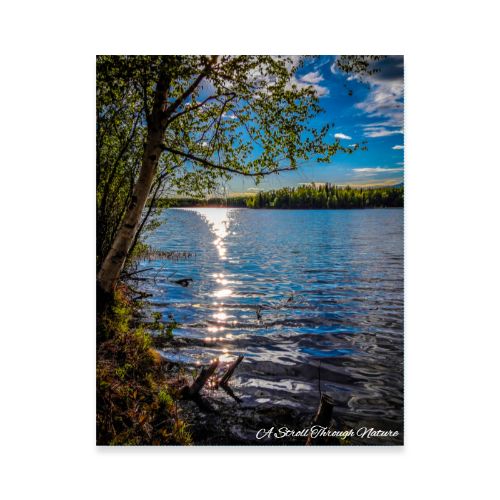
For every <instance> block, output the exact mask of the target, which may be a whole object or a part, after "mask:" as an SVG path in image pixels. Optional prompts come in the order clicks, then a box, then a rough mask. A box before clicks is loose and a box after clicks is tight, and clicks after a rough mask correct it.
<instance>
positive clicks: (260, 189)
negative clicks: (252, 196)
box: [247, 188, 264, 191]
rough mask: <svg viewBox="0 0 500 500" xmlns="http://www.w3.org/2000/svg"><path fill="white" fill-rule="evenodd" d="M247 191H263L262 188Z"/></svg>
mask: <svg viewBox="0 0 500 500" xmlns="http://www.w3.org/2000/svg"><path fill="white" fill-rule="evenodd" d="M247 191H264V190H263V189H262V188H248V189H247Z"/></svg>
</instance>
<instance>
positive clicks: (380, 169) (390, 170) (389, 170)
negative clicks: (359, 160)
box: [353, 167, 404, 173]
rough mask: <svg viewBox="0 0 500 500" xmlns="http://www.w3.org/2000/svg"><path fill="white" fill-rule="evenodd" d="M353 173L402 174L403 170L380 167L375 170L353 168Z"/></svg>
mask: <svg viewBox="0 0 500 500" xmlns="http://www.w3.org/2000/svg"><path fill="white" fill-rule="evenodd" d="M353 170H354V171H355V172H372V173H378V172H402V171H403V170H404V168H381V167H376V168H353Z"/></svg>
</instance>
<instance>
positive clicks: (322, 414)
mask: <svg viewBox="0 0 500 500" xmlns="http://www.w3.org/2000/svg"><path fill="white" fill-rule="evenodd" d="M332 414H333V398H332V397H331V396H330V395H329V394H325V393H323V394H321V402H320V404H319V409H318V413H317V414H316V416H315V417H314V420H313V422H312V427H314V426H315V425H317V426H319V427H325V428H328V427H329V426H330V421H331V420H332ZM324 443H325V439H324V438H322V437H316V438H311V435H309V437H308V439H307V443H306V446H309V445H311V444H312V445H318V444H324Z"/></svg>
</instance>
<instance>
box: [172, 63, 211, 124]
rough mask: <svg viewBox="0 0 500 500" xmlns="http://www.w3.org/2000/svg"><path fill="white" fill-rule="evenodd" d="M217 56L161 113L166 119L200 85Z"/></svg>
mask: <svg viewBox="0 0 500 500" xmlns="http://www.w3.org/2000/svg"><path fill="white" fill-rule="evenodd" d="M218 57H219V56H213V57H212V59H210V61H209V62H208V64H207V65H206V66H205V67H204V68H203V70H202V71H201V73H200V74H199V75H198V78H196V80H195V81H194V82H193V83H192V84H191V85H190V86H189V87H188V88H187V89H186V90H185V91H184V92H183V94H182V95H181V96H180V97H178V98H177V99H176V100H175V101H174V102H173V103H172V104H171V105H170V106H169V107H168V108H167V109H166V110H165V111H164V113H163V116H164V117H166V118H168V117H170V115H171V114H172V113H173V112H174V111H175V110H176V109H177V108H178V107H179V106H180V105H181V104H182V103H183V102H184V101H185V100H186V99H187V98H188V97H189V96H190V95H191V94H192V93H193V92H194V90H195V89H196V87H198V85H199V84H200V82H201V81H202V80H203V78H205V76H207V75H208V73H209V71H210V69H211V68H212V66H213V65H214V64H215V63H216V62H217V59H218Z"/></svg>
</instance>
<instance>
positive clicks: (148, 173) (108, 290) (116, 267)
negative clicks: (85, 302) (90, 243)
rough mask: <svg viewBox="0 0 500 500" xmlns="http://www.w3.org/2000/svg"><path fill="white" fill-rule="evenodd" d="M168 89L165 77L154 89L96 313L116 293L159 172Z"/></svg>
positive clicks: (104, 266)
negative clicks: (136, 172) (138, 160)
mask: <svg viewBox="0 0 500 500" xmlns="http://www.w3.org/2000/svg"><path fill="white" fill-rule="evenodd" d="M169 89H170V83H169V81H167V77H166V75H163V76H162V77H160V78H159V80H158V83H157V85H156V91H155V100H154V105H153V110H152V112H151V115H150V117H149V120H148V136H147V142H146V146H145V148H144V154H143V156H142V165H141V171H140V173H139V179H138V180H137V183H136V185H135V186H134V190H133V192H132V197H131V199H130V202H129V204H128V206H127V210H126V212H125V216H124V218H123V221H122V223H121V226H120V229H119V230H118V233H117V235H116V238H115V240H114V242H113V245H112V247H111V249H110V251H109V252H108V255H107V256H106V259H105V260H104V262H103V264H102V266H101V269H100V270H99V273H98V274H97V311H98V312H101V311H103V310H104V308H105V307H106V304H107V303H108V301H109V299H110V297H111V295H112V294H113V292H114V290H115V287H116V283H117V281H118V278H119V277H120V273H121V272H122V270H123V266H124V264H125V260H126V258H127V254H128V252H129V249H130V246H131V244H132V241H133V240H134V237H135V234H136V232H137V228H138V226H139V222H140V220H141V215H142V212H143V210H144V207H145V206H146V201H147V199H148V196H149V192H150V190H151V186H152V185H153V181H154V178H155V175H156V171H157V169H158V160H159V158H160V155H161V153H162V150H161V149H160V146H161V145H162V144H163V139H164V136H165V129H166V121H167V120H166V117H165V116H164V111H165V106H166V104H167V102H168V93H169Z"/></svg>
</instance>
